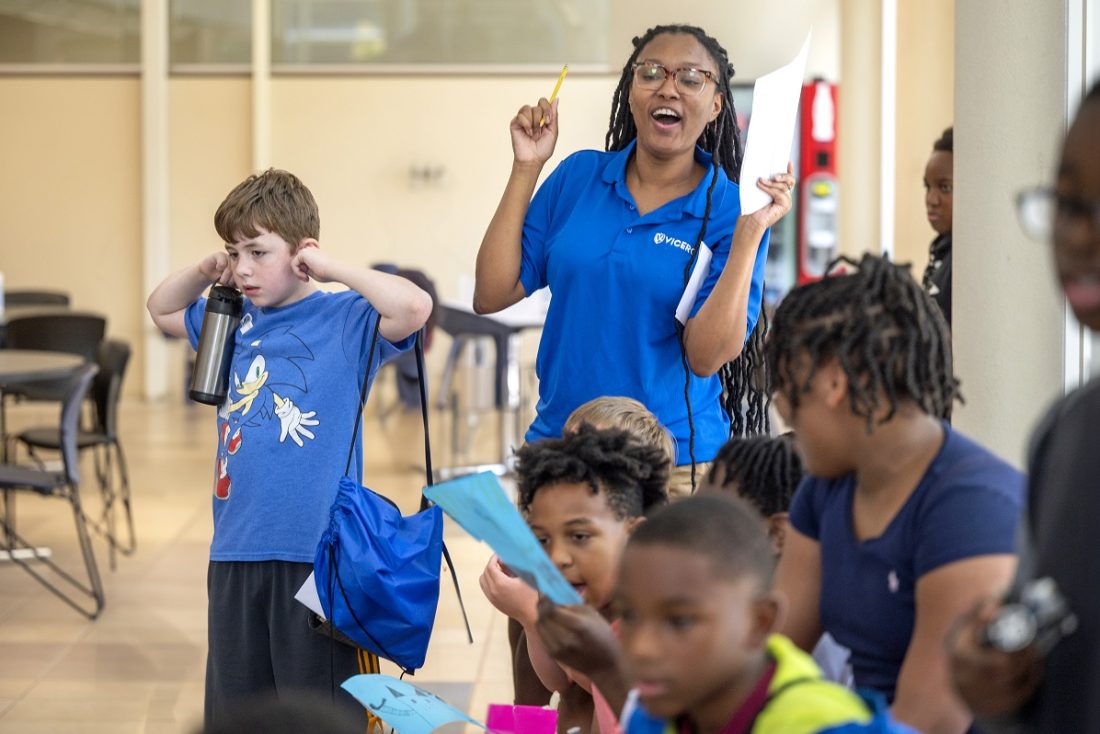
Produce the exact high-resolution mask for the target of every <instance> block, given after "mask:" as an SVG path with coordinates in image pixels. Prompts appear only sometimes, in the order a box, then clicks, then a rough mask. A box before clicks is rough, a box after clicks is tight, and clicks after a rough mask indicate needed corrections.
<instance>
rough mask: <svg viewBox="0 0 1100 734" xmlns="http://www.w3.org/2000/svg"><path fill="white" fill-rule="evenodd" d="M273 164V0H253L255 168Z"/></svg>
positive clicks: (261, 169) (253, 145) (263, 168)
mask: <svg viewBox="0 0 1100 734" xmlns="http://www.w3.org/2000/svg"><path fill="white" fill-rule="evenodd" d="M270 165H271V0H252V170H253V171H255V172H257V173H258V172H260V171H263V170H265V169H266V168H267V167H268V166H270Z"/></svg>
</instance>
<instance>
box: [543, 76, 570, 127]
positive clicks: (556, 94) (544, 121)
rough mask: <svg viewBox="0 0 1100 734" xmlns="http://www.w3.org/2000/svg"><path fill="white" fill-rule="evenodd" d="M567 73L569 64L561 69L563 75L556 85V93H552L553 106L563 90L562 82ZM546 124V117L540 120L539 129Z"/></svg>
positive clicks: (551, 102)
mask: <svg viewBox="0 0 1100 734" xmlns="http://www.w3.org/2000/svg"><path fill="white" fill-rule="evenodd" d="M567 71H569V64H566V65H565V66H563V67H561V74H559V75H558V83H557V84H555V85H554V91H553V92H550V100H549V102H550V104H553V103H554V97H557V96H558V90H559V89H561V83H562V80H563V79H565V73H566V72H567ZM545 124H546V117H545V116H543V117H542V118H541V119H540V120H539V127H542V126H543V125H545Z"/></svg>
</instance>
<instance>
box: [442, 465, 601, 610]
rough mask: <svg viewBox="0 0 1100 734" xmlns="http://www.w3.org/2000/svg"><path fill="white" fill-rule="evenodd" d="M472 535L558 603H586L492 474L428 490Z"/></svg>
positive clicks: (528, 582) (483, 474) (522, 577)
mask: <svg viewBox="0 0 1100 734" xmlns="http://www.w3.org/2000/svg"><path fill="white" fill-rule="evenodd" d="M424 496H425V497H427V498H428V499H430V500H431V501H432V502H434V503H436V504H437V505H439V506H440V507H442V508H443V511H444V512H446V513H447V514H448V515H450V516H451V518H452V519H454V521H455V522H457V523H458V524H459V525H461V526H462V527H463V528H464V529H465V530H466V532H467V533H469V534H470V535H472V536H474V537H475V538H477V539H478V540H480V541H483V542H485V543H488V544H489V547H490V548H492V549H493V550H494V551H495V552H496V554H497V555H498V556H499V557H500V560H501V561H503V562H504V564H505V565H507V566H508V568H509V569H510V570H511V571H512V572H513V573H515V574H516V575H517V576H519V577H520V578H521V579H523V580H524V581H526V582H527V584H528V585H529V586H531V588H533V589H537V590H538V591H539V592H541V593H542V594H544V595H545V596H546V597H548V598H549V599H550V601H552V602H554V603H555V604H581V603H583V600H582V599H581V596H580V594H578V593H577V590H576V589H574V588H573V587H572V586H571V585H570V584H569V582H568V581H566V580H565V577H564V576H562V575H561V572H560V571H558V568H557V566H555V565H554V562H553V561H551V560H550V558H549V556H547V555H546V552H545V551H544V550H543V549H542V546H541V545H539V541H538V540H537V539H536V538H535V535H534V533H532V532H531V528H529V527H527V522H526V521H525V520H524V519H523V516H522V515H520V514H519V510H517V509H516V506H515V505H514V504H512V501H511V500H509V499H508V495H506V494H505V493H504V488H503V487H501V486H500V480H499V479H497V478H496V475H495V474H492V473H491V472H481V473H480V474H468V475H466V476H464V477H459V478H458V479H453V480H451V481H449V482H443V483H441V484H436V485H435V486H433V487H428V488H426V489H425V490H424Z"/></svg>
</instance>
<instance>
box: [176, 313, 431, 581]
mask: <svg viewBox="0 0 1100 734" xmlns="http://www.w3.org/2000/svg"><path fill="white" fill-rule="evenodd" d="M205 308H206V299H199V300H198V301H196V302H195V303H192V304H191V305H190V306H189V307H188V308H187V312H186V324H187V335H188V338H189V339H190V341H191V345H192V347H197V345H198V339H199V333H200V330H201V328H202V320H203V313H204V310H205ZM377 318H378V313H377V312H376V311H375V310H374V308H373V307H372V306H371V305H370V303H368V302H367V301H366V299H364V298H363V297H362V296H360V295H359V294H358V293H356V292H354V291H345V292H342V293H326V292H322V291H318V292H315V293H312V294H310V295H309V296H307V297H306V298H304V299H302V300H301V301H298V302H296V303H293V304H290V305H288V306H282V307H278V308H256V307H255V306H253V305H252V304H251V303H250V302H249V301H248V300H247V299H245V307H244V314H243V317H242V319H241V324H240V327H239V328H238V329H237V331H236V334H235V339H234V345H233V362H232V369H231V372H230V378H229V380H230V385H229V395H228V398H227V399H226V402H225V404H223V405H222V406H220V407H219V408H218V410H217V423H218V449H217V456H216V459H215V465H214V480H213V495H214V499H213V505H214V538H213V541H212V542H211V544H210V560H212V561H293V562H302V563H313V557H314V554H315V552H316V550H317V542H318V541H319V540H320V539H321V533H322V532H323V531H324V529H325V527H326V526H327V525H328V519H329V507H330V506H331V505H332V502H333V500H334V499H335V497H336V491H337V482H338V481H339V479H340V477H342V476H343V475H344V466H345V465H346V463H347V456H348V445H349V442H350V441H351V431H352V427H353V426H354V425H355V418H356V414H357V413H358V401H359V392H360V390H361V389H362V385H363V376H364V374H365V370H366V360H367V350H368V347H369V344H370V338H369V337H370V333H371V330H372V329H373V328H374V323H375V320H376V319H377ZM414 338H415V337H414V336H410V337H408V338H406V339H404V340H402V341H401V342H399V343H397V344H392V343H390V342H389V341H387V340H386V339H385V338H384V337H382V336H379V338H378V347H376V350H375V351H376V353H375V356H374V359H373V365H372V372H373V371H374V370H377V368H378V366H379V365H380V364H381V363H382V362H384V361H385V360H387V359H390V358H392V357H394V356H395V355H397V354H398V353H399V352H400V351H402V350H405V349H408V348H409V347H410V346H412V343H413V339H414ZM379 353H380V354H379ZM372 379H373V376H372ZM354 445H355V451H354V457H353V459H352V465H351V472H352V473H351V476H352V478H354V479H358V478H359V477H361V476H362V471H363V454H362V439H361V436H358V435H357V436H356V437H355V441H354Z"/></svg>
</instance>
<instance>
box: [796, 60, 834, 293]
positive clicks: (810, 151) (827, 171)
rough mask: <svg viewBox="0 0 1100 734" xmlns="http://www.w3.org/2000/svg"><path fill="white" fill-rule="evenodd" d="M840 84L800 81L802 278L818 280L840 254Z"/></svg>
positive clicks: (800, 243)
mask: <svg viewBox="0 0 1100 734" xmlns="http://www.w3.org/2000/svg"><path fill="white" fill-rule="evenodd" d="M836 92H837V85H836V84H832V83H830V82H826V81H823V80H820V79H815V80H814V81H813V82H810V83H809V84H804V85H802V104H801V111H800V113H799V114H800V119H799V122H800V123H801V124H800V126H799V128H800V131H801V132H800V138H799V143H800V145H799V156H798V180H799V184H798V187H799V188H798V208H797V215H798V283H799V285H801V284H803V283H808V282H810V281H813V280H817V279H818V278H820V277H821V276H823V275H824V274H825V268H826V267H827V266H828V264H829V261H830V260H832V259H833V258H834V257H836V254H837V238H838V232H837V212H838V211H839V209H838V204H839V200H838V195H839V191H838V186H837V175H836Z"/></svg>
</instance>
